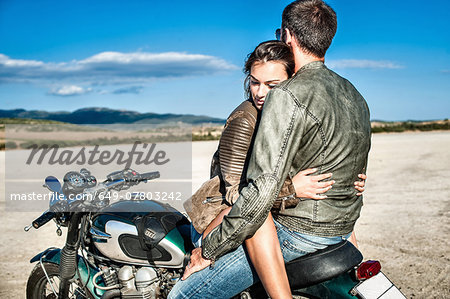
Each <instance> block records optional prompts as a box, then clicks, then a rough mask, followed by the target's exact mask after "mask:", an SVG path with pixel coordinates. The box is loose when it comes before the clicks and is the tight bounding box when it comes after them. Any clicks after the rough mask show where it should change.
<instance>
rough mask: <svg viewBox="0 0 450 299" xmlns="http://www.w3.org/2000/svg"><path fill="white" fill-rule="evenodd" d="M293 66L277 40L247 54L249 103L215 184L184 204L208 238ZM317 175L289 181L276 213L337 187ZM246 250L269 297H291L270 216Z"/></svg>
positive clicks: (215, 168)
mask: <svg viewBox="0 0 450 299" xmlns="http://www.w3.org/2000/svg"><path fill="white" fill-rule="evenodd" d="M294 66H295V65H294V60H293V55H292V53H291V52H290V49H289V47H288V46H287V45H286V44H284V43H282V42H278V41H267V42H263V43H261V44H260V45H258V47H256V48H255V50H254V51H253V52H252V53H251V54H250V55H249V56H248V59H247V61H246V63H245V67H244V73H245V74H247V78H246V80H245V86H246V96H247V98H248V100H246V101H244V102H243V103H242V104H241V105H239V106H238V107H237V108H236V109H235V110H234V111H233V112H232V113H231V115H230V116H229V117H228V119H227V123H226V125H225V128H224V131H223V133H222V136H221V138H220V141H219V148H218V150H217V151H216V153H215V154H214V157H213V161H212V165H211V180H209V181H208V182H206V183H205V184H204V185H203V186H202V187H201V188H200V189H199V191H197V192H196V194H194V196H193V198H192V200H191V201H188V203H187V204H186V205H185V208H186V211H187V212H188V214H189V215H190V216H191V219H192V221H193V225H194V227H195V229H196V230H197V231H198V232H199V233H202V234H203V237H205V236H206V235H207V234H208V233H209V232H210V231H211V230H212V229H213V228H214V227H216V226H217V225H218V224H219V223H220V222H221V221H222V219H223V216H224V215H226V214H227V213H228V212H229V211H230V209H231V207H230V205H232V204H233V203H234V201H235V200H236V199H237V196H238V195H239V193H238V190H239V186H240V183H242V182H243V181H244V180H245V177H246V173H245V169H246V164H247V162H248V159H249V155H248V153H249V152H251V146H252V140H253V137H254V135H255V134H254V133H255V128H257V124H258V120H259V117H260V111H261V109H262V107H263V105H264V100H265V96H266V94H267V93H268V91H269V90H270V89H272V88H273V87H275V86H276V85H277V84H278V83H280V82H282V81H284V80H286V79H288V78H289V77H291V76H292V75H293V73H294ZM315 171H316V170H315V169H307V170H304V171H300V172H299V173H298V174H297V175H295V176H294V177H293V178H292V179H291V178H289V177H288V178H287V179H286V181H285V182H284V184H283V187H282V188H281V191H280V193H279V196H278V199H277V200H276V201H275V204H274V208H273V209H272V211H274V212H276V211H277V210H278V209H289V208H293V207H295V206H296V205H297V204H298V202H299V198H311V199H324V198H326V195H323V193H325V192H326V191H328V190H329V189H330V188H331V187H332V184H333V183H334V181H330V180H328V181H323V180H324V179H329V178H330V177H331V174H322V175H317V176H309V175H310V174H312V173H314V172H315ZM360 178H362V179H363V180H364V179H365V176H364V175H360ZM294 187H295V188H294ZM355 188H356V189H357V190H358V191H359V192H362V191H363V190H364V181H362V182H355ZM321 194H322V195H321ZM358 194H360V193H358ZM224 201H225V202H226V203H227V204H224V203H223V202H224ZM220 211H221V212H220ZM219 212H220V214H218V213H219ZM216 215H217V216H216ZM213 218H214V219H213ZM245 246H246V248H247V251H248V253H249V256H250V259H251V261H252V264H253V265H254V267H255V269H256V271H257V273H258V276H259V278H260V279H261V281H262V283H263V285H264V287H265V289H266V291H267V293H268V294H269V296H270V297H271V298H292V296H291V293H290V288H289V283H288V280H287V275H286V271H285V268H284V261H283V257H282V255H281V250H280V245H279V243H278V239H277V234H276V230H275V226H274V223H273V220H272V215H271V213H269V216H268V218H267V219H266V221H265V223H264V224H263V225H262V226H261V227H260V228H259V230H258V231H257V232H256V233H255V235H254V236H253V237H251V238H249V239H247V240H246V241H245Z"/></svg>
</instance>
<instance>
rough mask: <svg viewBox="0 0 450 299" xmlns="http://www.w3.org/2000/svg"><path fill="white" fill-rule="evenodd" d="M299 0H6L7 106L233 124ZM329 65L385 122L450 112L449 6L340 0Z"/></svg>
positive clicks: (1, 3)
mask: <svg viewBox="0 0 450 299" xmlns="http://www.w3.org/2000/svg"><path fill="white" fill-rule="evenodd" d="M289 3H290V1H265V0H260V1H253V0H248V1H242V0H240V1H231V0H230V1H212V0H209V1H195V0H191V1H179V0H172V1H152V0H147V1H135V0H128V1H114V0H108V1H103V0H95V1H92V0H90V1H84V0H78V1H61V0H52V1H49V0H40V1H35V0H0V109H17V108H22V109H26V110H47V111H74V110H76V109H80V108H85V107H107V108H112V109H125V110H132V111H138V112H142V113H144V112H155V113H175V114H196V115H208V116H213V117H220V118H226V117H227V116H228V115H229V114H230V112H231V111H232V110H233V109H234V108H235V107H236V106H237V105H239V103H241V102H242V101H243V100H244V88H243V80H244V75H243V73H242V67H243V65H244V61H245V58H246V57H247V55H248V54H249V53H250V52H251V51H252V50H253V49H254V48H255V47H256V46H257V45H258V44H259V43H260V42H262V41H266V40H270V39H274V32H275V29H276V28H279V27H280V24H281V14H282V11H283V8H284V7H285V6H286V5H287V4H289ZM327 3H328V4H329V5H330V6H331V7H332V8H333V9H334V10H335V11H336V13H337V16H338V30H337V34H336V36H335V38H334V40H333V43H332V44H331V47H330V49H329V50H328V52H327V54H326V56H325V63H326V65H327V66H328V67H329V68H331V69H332V70H334V71H336V72H337V73H338V74H340V75H342V76H343V77H345V78H347V79H349V80H350V81H351V82H352V83H353V84H354V85H355V87H356V88H357V89H358V90H359V91H360V93H361V94H362V95H363V96H364V98H365V99H366V101H367V102H368V104H369V108H370V110H371V118H372V119H376V120H430V119H443V118H448V117H449V116H450V84H449V83H450V33H449V32H450V31H449V30H450V18H448V11H449V10H450V1H446V0H439V1H438V0H430V1H427V2H424V1H416V0H412V1H391V0H377V1H375V0H373V1H369V0H367V1H360V0H330V1H327Z"/></svg>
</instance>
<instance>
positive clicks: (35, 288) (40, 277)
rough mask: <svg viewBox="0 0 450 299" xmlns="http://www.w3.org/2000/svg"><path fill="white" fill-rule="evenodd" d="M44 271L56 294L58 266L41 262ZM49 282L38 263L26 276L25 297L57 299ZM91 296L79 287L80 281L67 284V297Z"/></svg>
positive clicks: (78, 298) (72, 298)
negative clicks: (27, 276) (28, 275)
mask: <svg viewBox="0 0 450 299" xmlns="http://www.w3.org/2000/svg"><path fill="white" fill-rule="evenodd" d="M43 265H44V267H45V271H46V272H47V275H48V276H49V278H50V281H51V284H52V286H53V289H54V290H55V292H56V294H58V291H59V283H60V279H59V276H58V275H59V266H58V265H56V264H52V263H43ZM52 286H51V285H50V282H49V281H48V280H47V277H46V276H45V273H44V271H43V269H42V267H41V265H40V264H37V265H36V266H35V267H34V269H33V271H32V272H31V274H30V277H29V278H28V283H27V299H57V298H58V296H57V295H55V293H54V292H53V290H52ZM82 298H92V296H90V294H87V295H86V293H85V291H84V290H83V289H82V288H81V283H80V282H79V281H78V280H77V281H76V282H72V283H71V284H70V286H69V299H82Z"/></svg>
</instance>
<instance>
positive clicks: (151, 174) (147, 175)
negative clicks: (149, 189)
mask: <svg viewBox="0 0 450 299" xmlns="http://www.w3.org/2000/svg"><path fill="white" fill-rule="evenodd" d="M140 176H141V181H149V180H153V179H157V178H159V177H160V173H159V171H153V172H146V173H141V175H140Z"/></svg>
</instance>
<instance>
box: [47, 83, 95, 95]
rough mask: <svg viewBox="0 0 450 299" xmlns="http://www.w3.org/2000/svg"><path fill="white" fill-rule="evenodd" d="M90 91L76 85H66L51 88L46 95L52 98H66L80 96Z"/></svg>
mask: <svg viewBox="0 0 450 299" xmlns="http://www.w3.org/2000/svg"><path fill="white" fill-rule="evenodd" d="M91 91H92V89H91V88H83V87H81V86H76V85H66V86H62V87H58V88H53V89H51V90H50V91H49V92H48V93H49V94H50V95H54V96H62V97H67V96H75V95H81V94H85V93H88V92H91Z"/></svg>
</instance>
